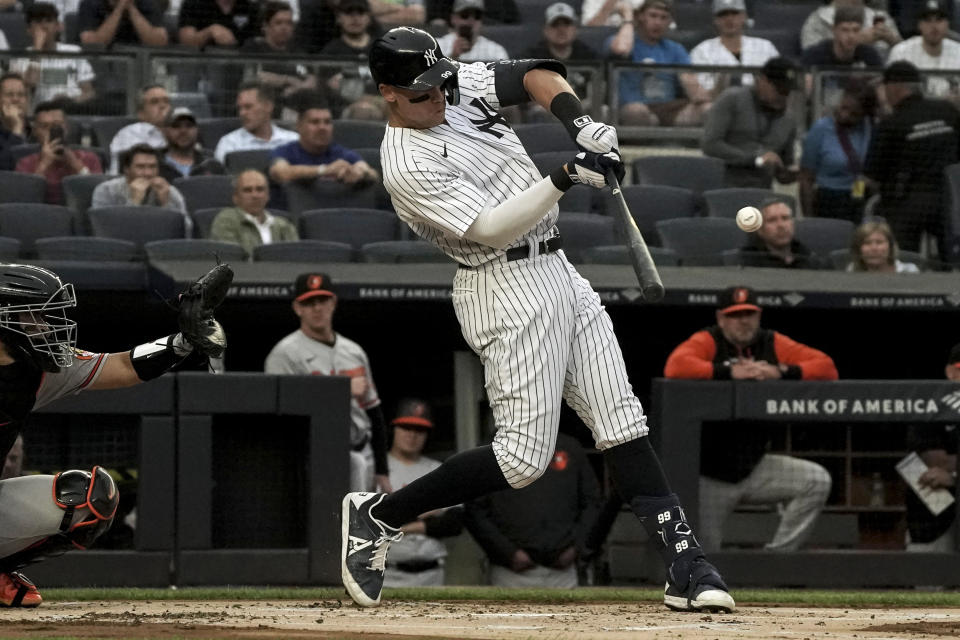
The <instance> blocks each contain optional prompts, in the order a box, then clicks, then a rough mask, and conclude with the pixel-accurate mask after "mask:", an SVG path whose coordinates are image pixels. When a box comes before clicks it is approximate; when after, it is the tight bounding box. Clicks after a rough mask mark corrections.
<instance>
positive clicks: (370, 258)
mask: <svg viewBox="0 0 960 640" xmlns="http://www.w3.org/2000/svg"><path fill="white" fill-rule="evenodd" d="M360 260H361V262H387V263H393V262H446V263H448V264H449V263H452V262H453V259H452V258H450V257H449V256H447V255H446V254H445V253H443V252H442V251H440V250H439V249H437V248H436V247H435V246H433V245H432V244H430V243H429V242H425V241H423V240H386V241H383V242H369V243H367V244H365V245H363V246H362V247H360Z"/></svg>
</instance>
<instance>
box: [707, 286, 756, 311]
mask: <svg viewBox="0 0 960 640" xmlns="http://www.w3.org/2000/svg"><path fill="white" fill-rule="evenodd" d="M717 302H718V304H717V309H718V310H719V311H720V313H722V314H724V315H726V314H728V313H734V312H735V311H760V305H758V304H757V292H756V291H754V290H753V289H751V288H750V287H730V288H728V289H724V290H723V291H722V292H721V293H720V295H719V296H717Z"/></svg>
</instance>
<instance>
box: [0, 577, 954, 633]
mask: <svg viewBox="0 0 960 640" xmlns="http://www.w3.org/2000/svg"><path fill="white" fill-rule="evenodd" d="M733 596H734V597H735V598H736V600H737V602H738V603H739V604H741V605H747V604H757V605H766V606H813V607H960V592H953V591H937V592H931V591H889V590H881V589H877V590H858V591H852V590H851V591H843V590H841V591H827V590H813V589H810V590H806V589H736V590H734V591H733ZM662 597H663V592H662V590H660V589H651V588H625V587H584V588H580V589H575V590H572V591H559V590H552V589H500V588H497V587H444V588H429V589H428V588H421V589H385V590H384V598H385V599H386V600H408V601H409V600H413V601H434V602H435V601H468V600H469V601H488V602H496V601H510V602H529V603H541V604H552V603H556V604H564V603H569V604H577V603H589V602H638V603H640V602H644V603H656V602H660V601H661V599H662ZM43 598H44V600H45V601H47V602H67V601H74V602H75V601H92V600H139V601H145V600H208V601H223V600H259V601H267V602H269V601H271V600H313V601H318V600H338V599H339V600H342V601H344V602H345V603H346V602H348V601H349V598H348V597H347V595H346V593H345V592H344V590H343V588H342V587H290V588H284V587H215V588H204V587H184V588H181V589H43ZM0 638H2V636H0Z"/></svg>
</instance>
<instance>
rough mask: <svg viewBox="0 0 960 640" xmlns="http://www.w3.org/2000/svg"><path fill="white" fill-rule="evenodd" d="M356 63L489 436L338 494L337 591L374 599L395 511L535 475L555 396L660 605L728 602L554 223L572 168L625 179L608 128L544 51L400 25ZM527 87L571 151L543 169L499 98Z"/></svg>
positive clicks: (582, 175) (407, 516) (597, 181)
mask: <svg viewBox="0 0 960 640" xmlns="http://www.w3.org/2000/svg"><path fill="white" fill-rule="evenodd" d="M370 69H371V72H372V74H373V77H374V79H375V80H376V81H377V83H378V85H379V88H380V92H381V94H382V95H383V97H384V99H385V100H386V101H387V104H388V107H389V111H390V117H389V122H388V126H387V131H386V135H385V136H384V141H383V145H382V147H381V160H382V166H383V175H384V185H385V186H386V188H387V189H388V191H389V192H390V194H391V196H392V198H393V203H394V207H395V208H396V210H397V213H398V215H399V216H400V218H401V219H402V220H404V221H405V222H406V223H407V224H408V225H409V226H410V228H411V229H412V230H413V231H414V232H415V233H417V234H418V235H420V236H421V237H423V238H424V239H426V240H428V241H430V242H432V243H434V244H435V245H437V246H438V247H439V248H440V249H441V250H443V251H444V252H445V253H446V254H447V255H449V256H450V257H451V258H452V259H454V260H455V261H457V263H458V264H459V269H458V270H457V274H456V276H455V278H454V282H453V303H454V308H455V311H456V314H457V318H458V320H459V321H460V325H461V328H462V331H463V335H464V338H465V339H466V340H467V342H468V344H470V346H471V347H472V348H473V350H474V351H475V352H476V353H477V354H478V355H479V356H480V358H481V361H482V362H483V365H484V375H485V385H486V389H487V395H488V398H489V400H490V405H491V408H492V410H493V415H494V419H495V421H496V426H497V433H496V435H495V437H494V440H493V443H492V444H491V445H489V446H485V447H478V448H476V449H472V450H470V451H465V452H462V453H459V454H457V455H455V456H452V457H451V458H449V459H448V460H447V461H446V462H445V463H444V464H443V465H442V466H440V467H439V468H438V469H436V470H435V471H433V472H431V473H429V474H427V475H426V476H424V477H423V478H421V479H419V480H417V481H416V482H413V483H411V484H409V485H407V486H406V487H404V488H403V489H401V490H399V491H397V492H395V493H393V494H390V495H387V496H382V495H374V494H364V493H351V494H348V495H347V496H346V497H345V498H344V501H343V540H342V572H343V579H344V584H345V586H346V588H347V591H348V592H349V593H350V595H351V597H353V599H354V600H355V601H356V602H357V603H358V604H361V605H364V606H373V605H376V604H378V603H379V600H380V591H381V587H382V584H383V568H384V563H385V560H386V554H387V550H388V548H389V545H390V543H391V542H392V541H394V540H396V539H397V538H398V537H399V535H400V532H399V530H398V527H400V526H401V525H402V524H404V523H406V522H409V521H411V520H412V519H413V518H415V517H416V516H417V515H419V514H421V513H423V512H426V511H430V510H432V509H436V508H440V507H445V506H449V505H452V504H458V503H463V502H467V501H469V500H471V499H473V498H475V497H478V496H480V495H484V494H486V493H490V492H492V491H499V490H502V489H506V488H509V487H513V488H520V487H524V486H526V485H528V484H530V483H531V482H534V481H535V480H536V479H537V478H538V477H540V475H542V474H543V472H544V471H545V470H546V468H547V466H548V465H549V463H550V460H551V458H552V456H553V452H554V447H555V445H556V435H557V427H558V421H559V417H560V402H561V398H562V399H565V400H566V401H567V402H568V404H570V406H571V407H572V408H573V409H575V410H576V411H577V413H578V414H579V415H580V417H581V419H582V420H583V421H584V423H585V424H586V425H587V426H588V427H589V428H590V429H591V431H592V432H593V435H594V440H595V443H596V446H597V448H598V449H600V450H601V451H603V454H604V457H605V459H606V462H607V464H608V466H609V467H610V470H611V473H612V475H613V478H614V480H615V482H616V484H617V487H618V490H619V491H621V492H622V493H623V494H624V496H625V497H626V500H627V502H628V503H629V504H630V506H631V508H632V509H633V511H634V512H635V513H636V515H637V516H638V517H639V519H640V520H641V522H642V523H643V525H644V526H645V527H646V529H647V531H648V532H649V534H650V537H651V538H652V539H654V540H660V541H661V542H662V548H661V555H662V557H663V560H664V562H665V564H666V566H667V568H668V581H667V585H666V589H665V594H664V602H665V604H667V606H669V607H671V608H675V609H680V610H713V611H732V610H733V608H734V601H733V599H732V598H731V597H730V595H729V594H728V593H727V587H726V585H725V584H724V582H723V579H722V578H721V577H720V575H719V573H718V572H717V571H716V569H715V568H714V567H713V566H712V565H711V564H710V563H708V562H707V560H706V558H705V556H704V554H703V552H702V550H701V549H700V545H699V544H698V542H697V539H696V537H695V536H694V535H693V532H692V530H691V528H690V526H689V525H688V524H687V522H686V518H685V516H684V513H683V509H682V508H681V507H680V504H679V501H678V499H677V497H676V495H675V494H673V493H672V492H671V491H670V488H669V485H668V483H667V480H666V478H665V477H664V474H663V471H662V469H661V467H660V463H659V460H658V459H657V457H656V455H655V453H654V451H653V449H652V447H651V446H650V443H649V440H648V438H647V437H646V436H647V432H648V430H647V424H646V418H645V416H644V414H643V410H642V408H641V406H640V402H639V400H638V399H637V398H636V396H635V395H634V394H633V391H632V388H631V386H630V383H629V381H628V380H627V375H626V368H625V366H624V363H623V356H622V354H621V352H620V347H619V345H618V344H617V341H616V337H615V336H614V333H613V327H612V324H611V322H610V318H609V316H608V315H607V313H606V311H605V310H604V309H603V307H602V306H601V304H600V300H599V297H598V296H597V294H596V293H595V292H594V291H593V289H592V288H591V287H590V284H589V283H588V282H587V281H586V280H585V279H584V278H582V277H581V276H580V274H579V273H577V271H576V269H574V267H573V266H572V265H571V264H570V263H569V262H568V261H567V259H566V257H565V256H564V253H563V251H562V249H561V247H562V239H561V238H560V236H559V233H558V232H557V229H556V227H555V226H554V223H555V222H556V219H557V201H558V200H559V199H560V197H561V196H562V195H563V193H564V192H565V191H566V190H567V189H569V188H571V187H572V186H573V185H574V184H575V183H579V184H585V185H588V186H590V187H594V188H603V187H604V186H605V185H606V179H605V174H606V173H607V172H608V171H613V172H615V173H618V174H619V175H621V176H622V172H623V163H622V162H621V160H620V156H619V152H618V149H617V146H618V142H617V134H616V131H615V130H614V129H613V128H612V127H610V126H608V125H605V124H602V123H597V122H593V121H592V120H591V118H590V117H589V116H587V115H586V114H585V113H584V111H583V108H582V106H581V104H580V101H579V100H578V99H577V97H576V95H574V93H573V91H572V90H571V89H570V86H569V85H568V84H567V82H566V80H565V79H564V74H565V68H564V67H563V65H562V64H561V63H559V62H557V61H555V60H512V61H502V62H496V63H490V64H484V63H474V64H471V65H458V64H457V63H455V62H453V61H452V60H450V59H448V58H445V57H444V56H443V54H442V52H441V51H440V48H439V47H438V46H437V43H436V40H434V38H433V37H432V36H430V35H429V34H427V33H425V32H423V31H420V30H418V29H412V28H409V27H398V28H396V29H392V30H390V31H389V32H387V33H386V34H385V35H384V36H383V37H381V38H380V39H378V40H377V41H376V42H375V43H374V45H373V47H372V50H371V53H370ZM529 100H533V101H535V102H537V103H538V104H539V105H541V106H542V107H544V108H545V109H549V110H550V111H551V112H552V113H553V114H554V115H555V116H557V118H558V119H559V120H560V122H561V123H563V124H564V125H565V126H566V127H567V129H568V131H569V132H570V135H571V136H572V137H573V138H574V139H575V140H576V143H577V144H578V145H579V147H580V148H581V149H582V151H581V152H580V153H578V154H576V156H575V157H574V158H573V159H572V160H571V161H570V162H568V163H566V164H565V165H563V166H561V167H558V168H557V169H556V170H554V171H553V172H552V173H551V174H550V175H549V176H548V177H546V178H542V177H541V176H540V173H539V171H537V169H536V167H535V166H534V164H533V162H531V160H530V158H529V157H528V156H527V154H526V152H525V151H524V149H523V146H522V145H521V144H520V141H519V140H518V138H517V136H516V134H515V133H514V132H513V130H512V129H511V128H510V126H509V124H508V123H507V122H506V120H505V119H504V118H503V117H502V116H501V115H500V114H499V112H498V109H500V108H501V107H507V106H511V105H516V104H519V103H521V102H526V101H529ZM627 496H629V497H627Z"/></svg>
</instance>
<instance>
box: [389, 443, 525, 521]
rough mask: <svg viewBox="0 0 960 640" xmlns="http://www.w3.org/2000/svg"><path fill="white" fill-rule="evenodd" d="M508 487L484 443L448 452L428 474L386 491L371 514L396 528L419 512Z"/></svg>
mask: <svg viewBox="0 0 960 640" xmlns="http://www.w3.org/2000/svg"><path fill="white" fill-rule="evenodd" d="M509 488H510V484H509V483H508V482H507V479H506V478H504V477H503V471H501V470H500V465H499V464H497V459H496V457H495V456H494V455H493V447H492V446H491V445H486V446H483V447H477V448H475V449H470V450H469V451H464V452H462V453H458V454H456V455H454V456H450V457H449V458H447V460H446V462H444V463H443V464H442V465H440V466H439V467H438V468H436V469H434V470H433V471H431V472H430V473H428V474H427V475H425V476H423V477H421V478H418V479H417V480H415V481H413V482H411V483H410V484H408V485H407V486H405V487H403V488H402V489H399V490H397V491H394V492H393V493H391V494H388V495H387V496H386V497H385V498H384V499H383V501H382V502H381V503H380V504H378V505H377V506H376V507H375V508H374V509H373V510H372V511H371V514H372V515H373V517H375V518H376V519H377V520H379V521H381V522H383V523H384V524H386V525H389V526H391V527H394V528H397V527H401V526H403V525H405V524H407V523H408V522H413V521H414V520H416V519H417V517H418V516H419V515H420V514H421V513H426V512H427V511H432V510H434V509H442V508H443V507H451V506H453V505H455V504H462V503H464V502H469V501H470V500H473V499H474V498H479V497H480V496H483V495H486V494H488V493H493V492H494V491H502V490H504V489H509Z"/></svg>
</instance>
